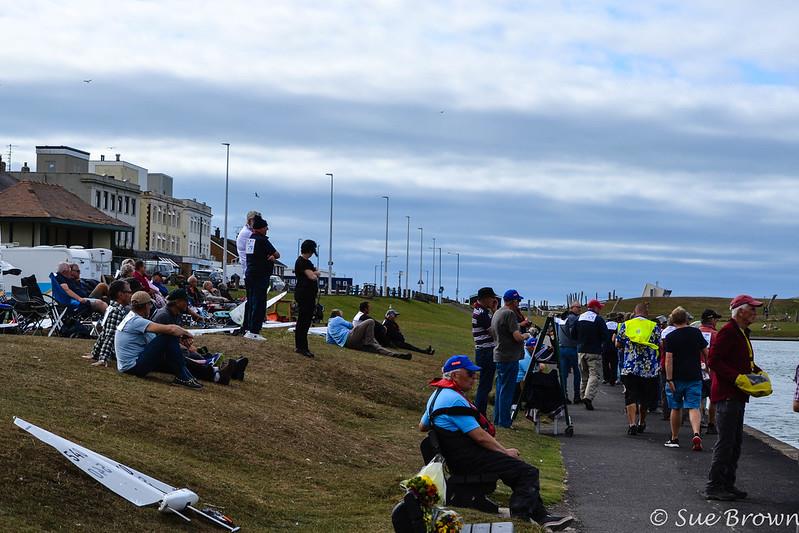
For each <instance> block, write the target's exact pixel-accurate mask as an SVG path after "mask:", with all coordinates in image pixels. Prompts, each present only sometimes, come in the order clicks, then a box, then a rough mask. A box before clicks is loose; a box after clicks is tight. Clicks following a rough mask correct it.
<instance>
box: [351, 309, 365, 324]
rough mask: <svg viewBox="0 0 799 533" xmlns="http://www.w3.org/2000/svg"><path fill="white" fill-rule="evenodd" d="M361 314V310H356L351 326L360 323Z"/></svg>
mask: <svg viewBox="0 0 799 533" xmlns="http://www.w3.org/2000/svg"><path fill="white" fill-rule="evenodd" d="M362 316H363V313H362V312H361V311H358V312H357V313H356V314H355V316H354V317H353V318H352V325H353V326H357V325H358V324H360V323H361V317H362Z"/></svg>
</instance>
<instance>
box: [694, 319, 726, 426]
mask: <svg viewBox="0 0 799 533" xmlns="http://www.w3.org/2000/svg"><path fill="white" fill-rule="evenodd" d="M720 318H721V315H720V314H718V313H717V312H715V311H714V310H713V309H705V310H704V311H702V316H701V320H702V325H701V326H699V331H701V332H702V336H703V337H705V340H706V341H707V348H708V352H709V351H710V347H711V346H713V343H714V342H715V341H716V335H718V330H717V328H716V324H718V322H719V319H720ZM712 384H713V372H711V371H710V369H709V368H708V367H707V358H705V360H704V361H702V411H703V412H704V410H705V399H706V398H707V399H708V400H709V399H710V389H711V387H712ZM709 403H710V406H709V407H708V409H707V431H706V432H705V433H707V434H708V435H718V433H719V432H718V431H717V430H716V404H714V403H713V402H709Z"/></svg>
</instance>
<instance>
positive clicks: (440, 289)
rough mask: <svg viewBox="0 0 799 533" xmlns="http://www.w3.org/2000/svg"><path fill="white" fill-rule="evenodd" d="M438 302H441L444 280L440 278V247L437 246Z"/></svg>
mask: <svg viewBox="0 0 799 533" xmlns="http://www.w3.org/2000/svg"><path fill="white" fill-rule="evenodd" d="M438 285H439V287H438V303H441V302H442V298H443V297H444V282H443V280H442V278H441V247H440V246H439V248H438Z"/></svg>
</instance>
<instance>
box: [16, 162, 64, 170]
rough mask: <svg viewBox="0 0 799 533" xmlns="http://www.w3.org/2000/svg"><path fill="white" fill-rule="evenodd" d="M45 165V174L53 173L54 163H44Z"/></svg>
mask: <svg viewBox="0 0 799 533" xmlns="http://www.w3.org/2000/svg"><path fill="white" fill-rule="evenodd" d="M45 164H46V165H47V172H55V161H45ZM9 170H10V169H9Z"/></svg>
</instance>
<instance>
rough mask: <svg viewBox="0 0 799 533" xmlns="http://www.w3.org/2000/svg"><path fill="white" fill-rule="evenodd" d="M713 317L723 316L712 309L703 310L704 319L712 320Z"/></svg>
mask: <svg viewBox="0 0 799 533" xmlns="http://www.w3.org/2000/svg"><path fill="white" fill-rule="evenodd" d="M712 318H721V315H720V314H718V313H717V312H715V311H714V310H712V309H705V310H704V311H702V320H710V319H712Z"/></svg>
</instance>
